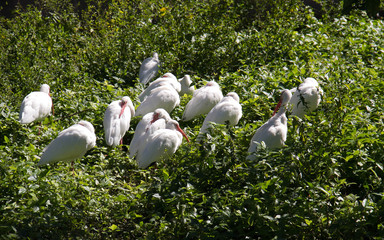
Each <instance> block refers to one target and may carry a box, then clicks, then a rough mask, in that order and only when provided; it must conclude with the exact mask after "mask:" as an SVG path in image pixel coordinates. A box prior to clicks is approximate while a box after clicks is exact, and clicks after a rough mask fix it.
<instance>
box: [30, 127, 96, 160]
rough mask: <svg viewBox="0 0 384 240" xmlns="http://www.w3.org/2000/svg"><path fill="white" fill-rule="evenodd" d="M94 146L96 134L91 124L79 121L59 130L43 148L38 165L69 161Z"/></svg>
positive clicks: (82, 154) (79, 156)
mask: <svg viewBox="0 0 384 240" xmlns="http://www.w3.org/2000/svg"><path fill="white" fill-rule="evenodd" d="M94 146H96V135H95V129H94V128H93V125H92V124H91V123H90V122H88V121H80V122H79V123H77V124H75V125H72V126H71V127H69V128H67V129H65V130H63V131H61V132H60V133H59V135H58V136H57V137H56V138H55V139H54V140H53V141H52V142H51V143H50V144H49V145H48V146H47V147H46V148H44V150H43V154H42V156H41V158H40V161H39V163H38V164H37V165H38V166H41V165H45V164H48V163H49V164H51V163H55V162H58V161H64V162H70V161H74V160H75V159H78V158H81V157H82V156H84V154H85V153H86V152H87V151H88V150H89V149H91V148H93V147H94Z"/></svg>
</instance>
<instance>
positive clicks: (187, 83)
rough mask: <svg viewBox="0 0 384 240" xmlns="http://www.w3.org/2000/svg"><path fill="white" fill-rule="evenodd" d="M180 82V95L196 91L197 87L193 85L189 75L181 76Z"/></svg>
mask: <svg viewBox="0 0 384 240" xmlns="http://www.w3.org/2000/svg"><path fill="white" fill-rule="evenodd" d="M179 82H180V84H181V90H180V91H179V94H180V96H183V95H184V94H187V95H192V94H193V92H194V91H195V87H194V86H191V84H192V80H191V77H190V76H189V75H185V76H184V77H183V78H180V79H179Z"/></svg>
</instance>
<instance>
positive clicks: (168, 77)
mask: <svg viewBox="0 0 384 240" xmlns="http://www.w3.org/2000/svg"><path fill="white" fill-rule="evenodd" d="M165 85H170V86H172V87H173V88H174V89H175V90H176V91H177V92H180V90H181V85H180V83H179V82H178V81H177V79H176V77H175V75H173V74H172V73H166V74H164V75H163V76H162V77H161V78H158V79H156V80H155V81H153V82H151V84H150V85H149V86H148V87H147V88H146V89H145V90H144V91H143V92H142V93H141V94H140V95H139V99H140V101H141V102H143V101H144V100H145V98H146V97H147V96H148V95H149V94H150V93H151V91H152V90H154V89H155V88H158V87H161V86H165Z"/></svg>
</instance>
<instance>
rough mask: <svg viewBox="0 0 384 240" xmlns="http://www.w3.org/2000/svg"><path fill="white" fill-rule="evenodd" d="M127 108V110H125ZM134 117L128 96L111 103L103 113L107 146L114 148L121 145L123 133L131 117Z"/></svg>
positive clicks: (127, 127) (126, 129)
mask: <svg viewBox="0 0 384 240" xmlns="http://www.w3.org/2000/svg"><path fill="white" fill-rule="evenodd" d="M126 107H128V109H126ZM134 115H135V108H134V106H133V104H132V101H131V99H130V98H129V97H128V96H125V97H123V98H122V99H121V100H117V101H113V102H112V103H111V104H109V106H108V107H107V110H106V111H105V113H104V121H103V126H104V133H105V141H106V143H107V145H109V146H112V147H116V146H117V145H119V144H121V143H122V139H123V137H124V135H125V133H126V132H127V131H128V129H129V124H130V122H131V117H133V116H134Z"/></svg>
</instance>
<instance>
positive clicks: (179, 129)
mask: <svg viewBox="0 0 384 240" xmlns="http://www.w3.org/2000/svg"><path fill="white" fill-rule="evenodd" d="M176 129H177V131H179V132H180V133H181V134H182V135H183V137H185V139H187V142H189V139H188V137H187V134H185V132H184V131H183V130H182V129H181V128H180V126H176Z"/></svg>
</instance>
